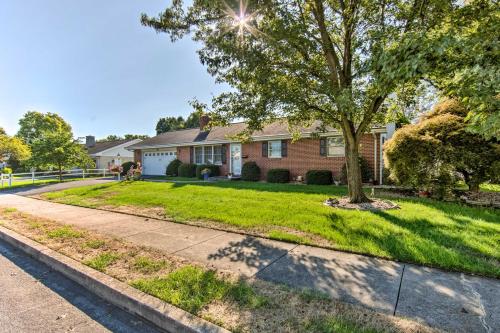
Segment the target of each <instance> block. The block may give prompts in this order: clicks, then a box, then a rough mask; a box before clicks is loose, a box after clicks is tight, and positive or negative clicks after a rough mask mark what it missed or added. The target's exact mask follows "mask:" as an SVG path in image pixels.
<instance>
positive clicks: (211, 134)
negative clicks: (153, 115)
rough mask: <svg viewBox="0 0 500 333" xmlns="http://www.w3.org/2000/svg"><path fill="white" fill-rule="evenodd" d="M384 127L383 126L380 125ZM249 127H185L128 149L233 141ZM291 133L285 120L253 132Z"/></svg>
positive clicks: (315, 127) (315, 128)
mask: <svg viewBox="0 0 500 333" xmlns="http://www.w3.org/2000/svg"><path fill="white" fill-rule="evenodd" d="M320 125H321V122H320V121H315V122H314V123H313V124H312V125H311V126H309V127H303V128H300V129H299V131H300V132H301V133H302V134H303V135H304V134H310V133H313V132H317V131H318V130H319V127H320ZM380 127H382V126H380ZM246 128H247V124H246V123H244V122H241V123H233V124H230V125H229V126H224V127H220V126H219V127H213V128H211V129H210V130H209V131H201V130H200V129H199V128H191V129H183V130H179V131H173V132H166V133H163V134H160V135H157V136H155V137H152V138H149V139H146V140H144V141H141V142H139V143H136V144H133V145H131V146H129V147H127V149H129V150H134V149H143V148H152V147H162V146H180V145H189V144H199V143H204V142H206V143H212V142H231V141H232V140H231V139H230V137H232V136H235V135H237V134H239V133H241V132H242V131H244V130H245V129H246ZM325 130H326V131H327V132H335V131H336V129H335V128H333V127H326V128H325ZM290 135H291V133H290V131H289V130H288V124H287V123H286V122H284V121H275V122H273V123H270V124H268V125H266V126H264V128H263V129H262V130H261V131H256V132H254V133H253V134H252V138H253V139H257V140H258V139H259V138H263V137H265V138H267V137H273V136H274V137H283V136H290Z"/></svg>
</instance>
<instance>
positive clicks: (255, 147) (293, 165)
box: [135, 134, 380, 179]
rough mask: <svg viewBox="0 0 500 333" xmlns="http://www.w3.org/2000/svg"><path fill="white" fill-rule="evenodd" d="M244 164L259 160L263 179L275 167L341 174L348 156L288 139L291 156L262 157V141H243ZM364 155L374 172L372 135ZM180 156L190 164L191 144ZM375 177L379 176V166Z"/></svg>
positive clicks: (315, 142) (315, 141)
mask: <svg viewBox="0 0 500 333" xmlns="http://www.w3.org/2000/svg"><path fill="white" fill-rule="evenodd" d="M379 138H380V135H379V134H377V135H376V140H379ZM379 142H380V141H377V163H380V161H379V158H378V152H379V151H380V147H379ZM229 147H230V146H229V144H226V159H227V163H226V164H223V165H222V166H221V175H227V173H228V172H229V158H230V149H229ZM242 150H243V151H242V155H243V163H245V162H248V161H255V162H257V164H258V165H259V166H260V168H261V175H262V179H265V178H266V174H267V171H268V170H269V169H274V168H285V169H289V170H290V173H291V176H292V178H296V177H297V176H299V175H300V176H304V177H305V175H306V172H307V171H308V170H313V169H316V170H319V169H322V170H332V172H333V174H334V176H335V177H338V176H339V175H340V172H341V170H342V166H343V165H344V163H345V158H344V157H327V156H321V155H320V154H319V139H301V140H299V141H296V142H295V143H292V142H291V140H288V154H287V155H288V156H287V157H283V158H268V157H262V142H261V141H256V142H251V143H245V144H242ZM137 152H138V151H135V158H136V161H137V160H138V158H139V159H140V156H141V155H140V151H139V153H138V154H137ZM360 152H361V155H362V156H364V157H365V158H366V159H367V161H368V163H369V165H370V167H371V168H372V171H375V170H374V140H373V135H372V134H365V135H364V136H363V137H362V138H361V147H360ZM177 158H178V159H179V160H181V162H182V163H190V160H191V159H190V147H177ZM379 165H380V164H378V165H377V174H376V175H375V178H376V179H378V173H379V170H378V168H379V167H378V166H379Z"/></svg>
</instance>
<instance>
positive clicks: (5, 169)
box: [2, 167, 12, 173]
mask: <svg viewBox="0 0 500 333" xmlns="http://www.w3.org/2000/svg"><path fill="white" fill-rule="evenodd" d="M2 173H12V169H11V168H7V167H5V168H3V169H2Z"/></svg>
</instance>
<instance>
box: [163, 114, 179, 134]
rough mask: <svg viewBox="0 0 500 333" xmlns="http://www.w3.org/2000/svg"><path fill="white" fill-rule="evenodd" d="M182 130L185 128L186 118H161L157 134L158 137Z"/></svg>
mask: <svg viewBox="0 0 500 333" xmlns="http://www.w3.org/2000/svg"><path fill="white" fill-rule="evenodd" d="M182 128H184V118H182V117H180V116H179V117H165V118H160V119H159V120H158V122H157V123H156V134H157V135H158V134H162V133H165V132H171V131H175V130H178V129H182Z"/></svg>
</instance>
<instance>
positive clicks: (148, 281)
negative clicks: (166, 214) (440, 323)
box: [0, 209, 433, 333]
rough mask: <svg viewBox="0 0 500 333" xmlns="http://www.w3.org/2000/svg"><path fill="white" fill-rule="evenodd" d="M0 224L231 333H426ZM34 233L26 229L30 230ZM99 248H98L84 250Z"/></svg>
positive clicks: (279, 289)
mask: <svg viewBox="0 0 500 333" xmlns="http://www.w3.org/2000/svg"><path fill="white" fill-rule="evenodd" d="M0 222H1V223H2V224H3V226H4V227H7V228H9V229H12V230H14V231H16V232H18V233H20V234H22V235H24V236H26V237H28V238H31V239H34V240H36V241H38V242H40V243H43V244H45V245H46V246H48V247H50V248H52V249H54V250H56V251H58V252H60V253H62V254H64V255H67V256H69V257H71V258H73V259H75V260H77V261H79V262H82V263H85V264H87V265H89V266H91V267H94V268H96V269H99V270H101V271H103V272H104V273H106V274H108V275H110V276H113V277H114V278H116V279H118V280H121V281H123V282H125V283H128V284H130V285H132V286H134V287H135V288H138V289H140V290H142V291H144V292H146V293H148V294H151V295H153V296H156V297H158V298H160V299H162V300H164V301H167V302H169V303H171V304H174V305H176V306H178V307H180V308H183V309H184V310H187V311H189V312H191V313H193V314H195V315H197V316H200V317H203V318H205V319H207V320H210V321H212V322H214V323H216V324H218V325H221V326H223V327H225V328H227V329H229V330H231V331H234V332H277V331H279V332H360V333H365V332H433V330H432V329H431V328H428V327H426V326H423V325H422V324H419V323H417V322H414V321H410V320H407V319H402V318H397V317H393V316H389V315H385V314H381V313H375V312H372V311H369V310H366V309H364V308H359V307H355V306H352V305H347V304H343V303H340V302H336V301H334V300H332V299H330V298H329V297H326V296H325V295H322V294H318V293H315V292H306V291H297V290H292V289H290V288H286V287H283V286H279V285H274V284H271V283H268V282H264V281H259V280H254V279H248V280H243V279H241V278H240V277H238V276H235V275H232V274H230V273H228V272H220V271H215V270H211V269H208V268H207V267H204V266H201V265H198V264H196V263H190V262H186V261H185V260H184V259H180V258H178V257H175V256H172V255H169V254H166V253H164V252H161V251H159V250H155V249H151V248H145V247H140V246H136V245H134V244H131V243H128V242H125V241H122V240H119V239H115V238H109V237H105V236H102V235H99V234H97V233H94V232H90V231H86V230H81V229H77V228H72V230H73V231H75V232H79V233H80V235H81V236H80V237H76V238H68V237H49V236H48V234H49V233H51V232H53V231H54V230H61V228H62V227H63V228H64V226H62V225H61V224H59V223H57V222H54V221H51V220H47V219H41V218H37V217H33V216H31V215H28V214H23V213H20V212H18V211H16V210H13V209H0ZM33 224H36V225H38V227H37V228H32V227H31V225H33ZM89 244H98V245H99V246H97V245H96V246H89Z"/></svg>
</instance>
